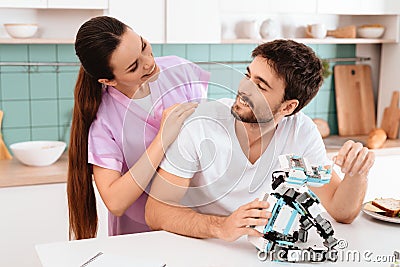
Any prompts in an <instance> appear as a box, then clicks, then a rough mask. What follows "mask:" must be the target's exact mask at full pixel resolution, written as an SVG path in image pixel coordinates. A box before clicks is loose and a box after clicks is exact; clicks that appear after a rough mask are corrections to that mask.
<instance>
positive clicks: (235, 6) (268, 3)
mask: <svg viewBox="0 0 400 267" xmlns="http://www.w3.org/2000/svg"><path fill="white" fill-rule="evenodd" d="M219 1H220V10H221V12H223V13H232V14H246V13H248V14H257V13H264V14H268V13H298V14H302V13H315V12H316V11H317V0H301V1H299V0H279V1H276V0H247V1H245V2H244V1H241V0H219Z"/></svg>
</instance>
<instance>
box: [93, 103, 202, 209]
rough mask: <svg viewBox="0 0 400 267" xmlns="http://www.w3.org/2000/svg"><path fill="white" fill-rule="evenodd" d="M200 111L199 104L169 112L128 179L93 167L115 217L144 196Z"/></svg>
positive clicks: (172, 107) (102, 195)
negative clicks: (184, 128) (167, 152)
mask: <svg viewBox="0 0 400 267" xmlns="http://www.w3.org/2000/svg"><path fill="white" fill-rule="evenodd" d="M196 107H197V103H185V104H175V105H173V106H171V107H170V108H168V109H166V110H165V111H164V112H163V118H162V121H161V127H160V131H159V132H158V134H157V135H156V137H155V138H154V140H153V142H152V143H151V144H150V145H149V147H148V148H147V149H146V151H145V152H144V153H143V155H142V156H141V157H140V158H139V160H138V161H137V162H136V163H135V164H134V165H133V166H132V167H131V168H130V170H129V171H128V172H126V173H125V174H124V175H122V176H121V174H120V173H119V172H118V171H115V170H111V169H106V168H102V167H99V166H96V165H93V175H94V180H95V182H96V186H97V189H98V190H99V193H100V196H101V198H102V199H103V201H104V203H105V205H106V206H107V208H108V210H109V211H110V212H111V213H113V214H114V215H116V216H121V215H123V214H124V212H125V211H126V209H127V208H128V207H130V206H131V205H132V204H133V203H134V202H135V201H136V199H137V198H138V197H139V196H140V195H141V194H142V193H143V190H144V189H145V188H146V186H147V185H148V183H149V182H150V180H151V178H152V177H153V176H154V173H155V172H156V170H157V167H158V165H159V164H160V162H161V160H162V159H163V157H164V153H165V150H166V149H167V148H168V146H169V145H170V144H171V143H172V142H173V141H174V140H175V138H176V137H177V136H178V134H179V131H180V129H181V127H182V124H183V122H184V120H185V119H186V118H187V117H188V116H190V115H191V114H192V113H193V112H194V110H195V108H196ZM132 149H134V148H132Z"/></svg>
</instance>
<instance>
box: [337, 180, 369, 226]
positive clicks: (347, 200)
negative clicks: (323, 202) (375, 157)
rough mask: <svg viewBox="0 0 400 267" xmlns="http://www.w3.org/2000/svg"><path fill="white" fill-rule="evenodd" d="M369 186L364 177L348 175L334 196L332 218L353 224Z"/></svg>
mask: <svg viewBox="0 0 400 267" xmlns="http://www.w3.org/2000/svg"><path fill="white" fill-rule="evenodd" d="M367 184H368V182H367V178H366V177H365V176H364V175H354V176H349V175H346V176H345V177H344V179H343V181H342V182H341V183H340V184H339V186H338V188H337V189H336V191H335V194H334V195H333V198H332V202H331V210H330V214H331V216H332V217H334V219H335V220H337V221H339V222H343V223H351V222H352V221H353V220H354V219H355V218H356V217H357V215H358V214H359V212H360V209H361V205H362V203H363V200H364V197H365V193H366V190H367Z"/></svg>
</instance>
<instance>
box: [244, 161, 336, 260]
mask: <svg viewBox="0 0 400 267" xmlns="http://www.w3.org/2000/svg"><path fill="white" fill-rule="evenodd" d="M279 163H280V165H281V170H279V171H275V172H274V173H273V174H272V189H273V193H271V194H268V193H267V194H265V195H264V197H263V200H264V201H268V202H269V203H270V208H269V211H270V212H271V214H272V216H271V218H270V219H269V220H268V223H267V225H265V226H264V227H262V226H255V227H254V226H251V227H254V228H255V229H256V230H258V231H259V232H261V233H263V237H252V236H248V240H249V241H250V242H251V243H252V244H253V245H255V246H256V248H257V249H258V259H259V260H261V261H265V260H266V259H267V258H268V257H269V258H270V259H271V260H273V261H287V262H322V261H326V260H329V261H336V260H337V258H338V256H337V251H336V250H335V249H334V247H335V246H336V245H337V243H338V241H337V239H335V238H334V237H333V228H332V226H331V224H330V222H329V221H328V220H326V219H324V218H322V217H321V212H322V211H321V208H320V205H321V204H320V200H319V198H318V197H317V196H316V195H315V194H314V193H313V192H312V191H311V190H310V189H309V188H308V187H307V185H309V186H314V187H320V186H322V185H324V184H327V183H329V181H330V178H331V172H332V167H329V168H325V167H323V166H311V165H310V164H309V163H308V161H307V159H305V158H302V157H298V156H295V155H293V154H288V155H281V156H279ZM312 227H315V228H316V230H317V232H318V234H319V235H320V236H321V237H322V238H323V239H324V242H323V245H324V246H325V247H326V248H315V247H314V248H312V247H308V248H300V247H298V246H296V245H295V243H296V242H297V241H300V242H304V243H305V242H306V241H307V237H308V230H309V229H310V228H312Z"/></svg>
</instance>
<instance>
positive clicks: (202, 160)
mask: <svg viewBox="0 0 400 267" xmlns="http://www.w3.org/2000/svg"><path fill="white" fill-rule="evenodd" d="M233 103H234V100H233V99H220V100H218V101H212V102H207V103H203V104H200V105H199V106H198V107H197V109H196V111H195V112H194V113H193V114H192V115H191V116H190V117H189V118H188V119H187V120H186V121H185V123H184V126H183V127H182V130H181V132H180V134H179V136H178V138H177V140H176V141H175V142H174V143H173V144H172V145H171V146H170V147H169V149H168V150H167V152H166V157H165V159H164V160H163V161H162V162H161V164H160V167H161V168H162V169H164V170H165V171H167V172H169V173H172V174H174V175H177V176H180V177H183V178H191V182H190V186H189V188H188V190H187V192H186V194H185V196H184V198H183V199H182V204H184V205H185V206H188V207H191V208H193V209H194V210H196V211H198V212H200V213H204V214H214V215H229V214H231V213H232V212H233V211H234V210H236V209H237V208H239V207H240V206H242V205H243V204H246V203H248V202H250V201H252V200H254V199H255V198H258V197H261V196H262V195H263V194H264V193H266V192H271V191H272V188H271V181H272V173H273V172H274V171H276V170H279V167H280V166H279V161H278V156H279V155H282V154H290V153H294V154H295V155H298V156H302V157H305V158H307V159H308V160H309V162H310V163H311V164H319V165H321V164H322V165H328V164H331V162H330V161H329V160H328V158H327V156H326V150H325V146H324V144H323V141H322V138H321V135H320V133H319V132H318V129H317V127H316V126H315V124H314V123H313V121H312V120H311V119H310V118H309V117H307V116H306V115H304V114H303V113H302V112H298V113H297V114H295V115H292V116H289V117H285V118H283V120H282V121H281V122H279V124H278V126H277V128H276V131H275V134H274V137H273V138H272V140H271V142H270V144H269V145H268V147H267V149H266V150H265V151H264V153H263V154H262V155H261V157H260V158H259V159H258V160H257V161H256V162H254V164H251V162H250V161H249V160H248V158H247V157H246V156H245V154H244V153H243V151H242V149H241V147H240V144H239V141H238V139H237V137H236V133H235V118H234V117H233V115H232V114H231V111H230V110H231V107H232V105H233Z"/></svg>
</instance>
